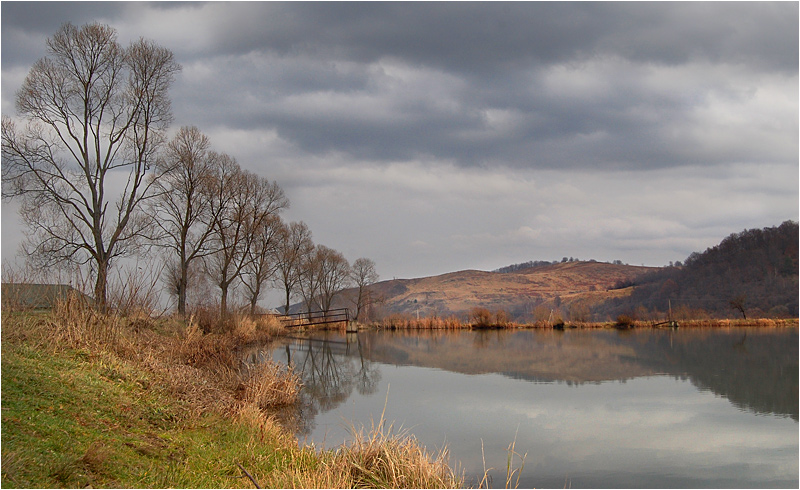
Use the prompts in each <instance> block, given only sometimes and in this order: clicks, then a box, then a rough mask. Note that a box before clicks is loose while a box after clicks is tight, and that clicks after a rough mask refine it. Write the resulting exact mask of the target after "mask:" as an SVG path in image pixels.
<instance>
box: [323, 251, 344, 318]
mask: <svg viewBox="0 0 800 490" xmlns="http://www.w3.org/2000/svg"><path fill="white" fill-rule="evenodd" d="M317 256H318V258H317V262H318V267H319V304H320V307H321V309H322V311H324V312H325V313H327V312H328V311H329V310H330V309H331V304H332V303H333V298H334V297H335V296H336V295H337V294H338V293H339V292H340V291H341V290H342V289H344V288H346V287H347V285H348V284H349V281H350V263H348V262H347V259H346V258H345V257H344V255H342V254H341V252H338V251H336V250H334V249H332V248H328V247H326V246H325V245H318V246H317Z"/></svg>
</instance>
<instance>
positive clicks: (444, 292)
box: [345, 262, 659, 320]
mask: <svg viewBox="0 0 800 490" xmlns="http://www.w3.org/2000/svg"><path fill="white" fill-rule="evenodd" d="M658 269H659V268H657V267H639V266H631V265H617V264H609V263H605V262H566V263H558V264H552V265H547V266H539V267H532V268H527V269H522V270H519V271H515V272H509V273H501V272H486V271H478V270H465V271H460V272H452V273H448V274H442V275H438V276H431V277H423V278H418V279H393V280H388V281H381V282H378V283H376V284H374V285H372V286H371V290H372V292H373V294H374V295H375V296H376V297H378V298H380V299H381V302H380V305H379V306H378V308H379V309H380V310H382V312H383V313H384V314H392V313H404V314H410V315H417V314H418V315H419V316H420V317H423V316H432V315H437V316H440V317H443V316H450V315H457V316H463V315H466V314H468V312H469V310H470V309H472V308H474V307H485V308H488V309H489V310H491V311H496V310H504V311H506V313H508V314H509V315H510V316H511V317H512V318H514V319H517V320H530V319H532V315H533V310H534V308H535V307H536V306H538V305H553V306H562V307H568V306H569V305H577V304H586V305H593V304H596V303H600V302H603V301H605V300H607V299H609V298H612V297H620V296H625V295H628V294H630V288H626V289H614V288H615V286H616V285H617V284H619V283H630V282H633V281H634V280H635V279H636V278H638V277H640V276H642V275H644V274H646V273H648V272H653V271H655V270H658ZM345 297H346V294H345Z"/></svg>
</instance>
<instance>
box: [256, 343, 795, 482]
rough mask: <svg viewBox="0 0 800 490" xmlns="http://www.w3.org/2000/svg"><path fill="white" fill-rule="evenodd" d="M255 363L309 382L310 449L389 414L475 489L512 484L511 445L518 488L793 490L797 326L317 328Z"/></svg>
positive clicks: (301, 414) (302, 410)
mask: <svg viewBox="0 0 800 490" xmlns="http://www.w3.org/2000/svg"><path fill="white" fill-rule="evenodd" d="M247 357H248V358H249V360H250V361H251V362H253V361H258V360H259V359H263V358H268V357H272V358H273V359H275V360H276V361H278V362H281V363H284V364H292V365H293V366H294V368H295V370H296V371H297V372H299V373H302V377H303V382H304V387H303V390H302V395H301V403H299V404H298V408H297V409H296V414H295V415H296V417H295V423H296V432H297V436H298V438H299V439H300V442H301V444H302V443H304V442H305V443H312V442H313V443H314V444H315V445H316V446H317V447H325V448H333V447H336V446H338V445H339V444H341V443H343V442H344V441H346V440H347V439H348V438H349V437H350V430H351V429H350V428H351V424H352V425H354V426H355V427H360V426H366V427H368V428H369V427H370V426H371V424H372V423H373V422H375V423H377V422H378V421H379V419H380V417H381V414H382V413H384V411H385V415H384V417H385V419H386V420H388V421H389V423H393V428H394V431H395V432H398V431H400V430H405V431H407V432H408V433H410V434H413V435H414V436H415V437H416V438H417V440H418V441H419V442H420V443H421V444H422V445H424V446H425V447H426V448H427V449H428V451H429V452H436V451H437V450H438V449H439V448H441V447H443V446H446V447H447V448H448V450H449V453H450V464H451V466H453V467H455V468H457V469H460V470H463V471H464V472H465V474H466V477H467V481H466V485H470V486H477V485H478V484H479V482H480V480H481V478H482V477H483V475H484V472H485V470H486V469H488V470H489V472H488V475H489V477H490V479H491V481H490V485H491V486H492V487H494V488H502V487H504V486H505V485H506V471H507V461H508V457H509V446H510V445H511V444H512V443H513V444H514V449H515V452H516V453H518V455H516V456H514V457H513V458H512V459H513V463H512V467H513V468H514V469H517V468H519V467H520V466H521V464H522V462H523V459H522V455H525V456H524V467H523V468H522V471H521V472H520V473H519V476H520V479H519V482H518V485H519V486H520V487H522V488H532V487H537V488H543V487H544V488H587V487H591V488H604V487H613V488H634V487H636V488H660V487H670V488H686V487H691V488H702V487H706V488H709V487H710V488H720V487H725V488H730V487H745V488H748V487H749V488H754V487H758V488H767V487H791V488H797V487H798V331H797V329H796V328H788V329H757V328H730V329H711V328H705V329H678V330H672V329H635V330H628V331H617V330H603V329H587V330H582V329H567V330H565V331H557V330H538V329H537V330H492V331H411V332H407V331H362V332H359V333H358V334H344V333H342V334H339V333H320V334H315V335H313V336H312V337H310V338H308V339H298V338H296V339H280V340H278V341H277V342H275V343H273V344H271V345H270V347H269V348H268V349H266V350H261V351H253V352H250V353H249V354H248V355H247ZM491 468H494V469H491ZM515 484H517V482H516V476H515V480H514V481H512V486H513V485H515Z"/></svg>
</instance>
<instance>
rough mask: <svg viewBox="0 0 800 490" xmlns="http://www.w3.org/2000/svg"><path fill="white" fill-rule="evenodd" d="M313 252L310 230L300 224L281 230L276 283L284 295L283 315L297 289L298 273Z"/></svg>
mask: <svg viewBox="0 0 800 490" xmlns="http://www.w3.org/2000/svg"><path fill="white" fill-rule="evenodd" d="M313 251H314V242H313V241H312V240H311V230H309V229H308V226H307V225H306V224H305V223H303V222H302V221H301V222H299V223H298V222H293V223H290V224H289V225H288V226H285V227H283V228H282V230H281V234H280V240H279V242H278V254H277V257H276V258H277V261H278V264H277V266H278V270H277V276H278V279H277V281H278V283H279V285H280V286H281V287H282V289H283V291H284V292H285V293H286V305H285V307H284V310H283V312H284V314H288V313H289V302H290V300H291V295H292V293H293V292H294V291H295V290H296V288H297V283H298V281H299V280H300V272H301V271H302V269H303V265H304V263H305V260H306V256H307V255H309V254H311V253H312V252H313Z"/></svg>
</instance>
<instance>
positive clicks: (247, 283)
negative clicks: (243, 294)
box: [242, 215, 283, 315]
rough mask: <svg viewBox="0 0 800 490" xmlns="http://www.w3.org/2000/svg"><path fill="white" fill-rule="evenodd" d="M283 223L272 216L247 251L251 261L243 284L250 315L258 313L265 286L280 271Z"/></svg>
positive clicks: (247, 266) (244, 273) (262, 225)
mask: <svg viewBox="0 0 800 490" xmlns="http://www.w3.org/2000/svg"><path fill="white" fill-rule="evenodd" d="M282 228H283V222H282V221H281V218H280V216H278V215H270V216H268V217H267V219H266V220H264V222H263V223H262V224H261V226H260V227H259V228H258V229H257V230H256V231H255V236H254V237H253V243H252V244H251V245H250V248H249V249H248V250H247V253H248V255H249V260H248V262H247V264H246V265H245V268H244V270H243V271H242V284H244V287H245V289H246V290H247V298H248V300H249V301H250V314H251V315H253V314H255V312H256V304H257V303H258V300H259V298H260V297H261V294H262V292H263V286H264V284H265V283H266V282H267V280H269V279H270V278H272V277H273V276H274V275H275V273H276V272H277V270H278V260H277V255H278V243H279V241H280V233H281V230H282Z"/></svg>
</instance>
